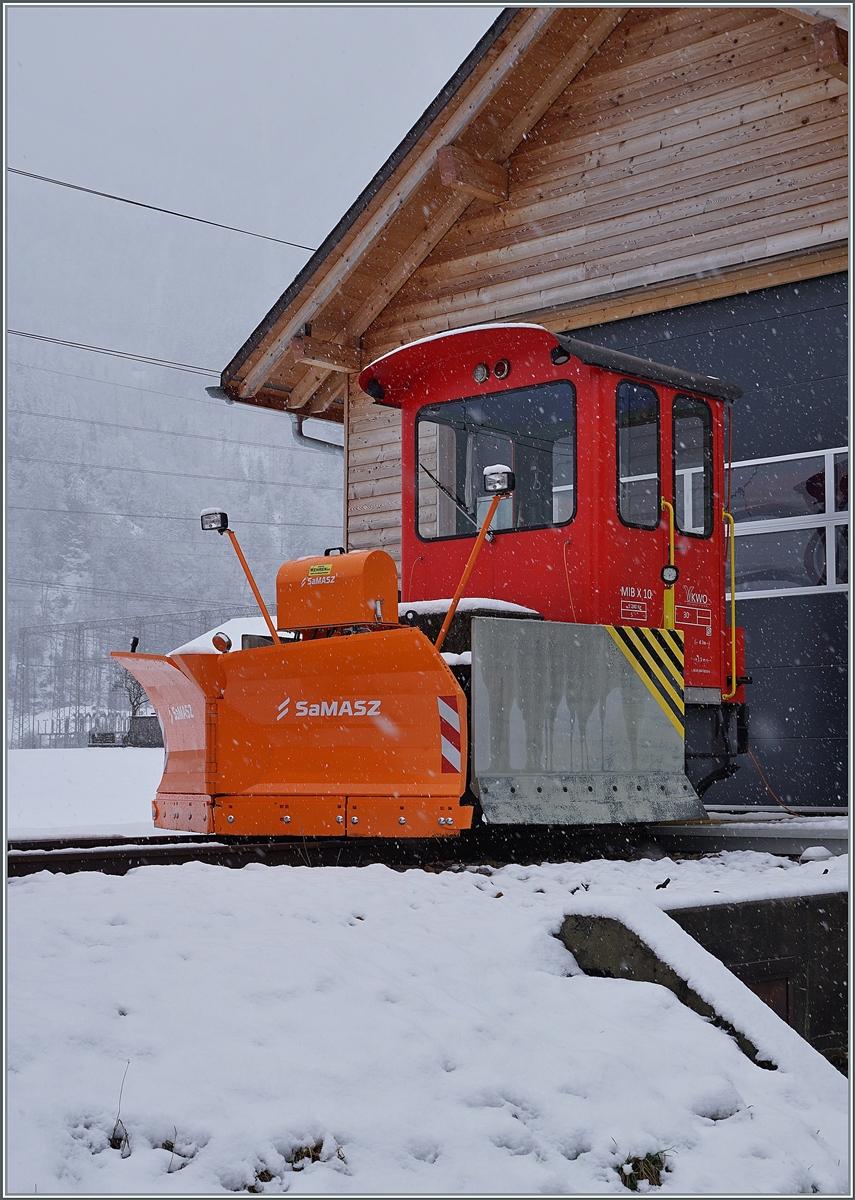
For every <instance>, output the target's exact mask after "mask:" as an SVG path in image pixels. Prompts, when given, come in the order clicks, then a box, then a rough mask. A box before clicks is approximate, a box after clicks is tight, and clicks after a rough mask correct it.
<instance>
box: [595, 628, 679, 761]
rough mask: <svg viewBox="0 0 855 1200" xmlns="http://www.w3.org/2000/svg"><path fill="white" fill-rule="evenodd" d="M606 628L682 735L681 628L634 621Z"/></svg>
mask: <svg viewBox="0 0 855 1200" xmlns="http://www.w3.org/2000/svg"><path fill="white" fill-rule="evenodd" d="M606 629H607V630H608V631H609V633H610V634H611V636H612V639H613V640H614V642H615V645H617V646H619V647H620V649H621V651H622V652H623V654H624V655H625V656H626V659H627V661H628V662H629V663H630V665H631V666H632V667H633V669H634V670H635V671H636V673H637V674H638V675H639V676H640V678H641V679H642V680H643V681H644V683H645V685H646V686H647V688H648V690H649V692H650V694H651V696H653V698H654V700H655V701H656V703H657V704H658V705H659V707H660V708H661V709H662V711H663V712H664V713H665V716H666V717H667V718H668V720H669V721H670V722H671V724H672V725H673V726H674V728H675V729H676V730H677V732H678V733H679V735H680V737H683V736H684V723H685V708H684V704H683V631H682V630H681V629H640V628H638V627H637V626H635V625H607V626H606Z"/></svg>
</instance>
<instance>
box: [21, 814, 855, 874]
mask: <svg viewBox="0 0 855 1200" xmlns="http://www.w3.org/2000/svg"><path fill="white" fill-rule="evenodd" d="M809 813H810V815H807V816H802V815H799V816H797V817H796V818H787V819H785V818H783V817H780V818H779V817H777V815H776V814H775V813H770V812H769V811H768V810H749V811H748V812H745V811H744V810H743V811H733V810H716V811H712V810H711V812H710V817H711V819H710V820H709V821H706V822H695V823H693V824H689V825H657V826H618V827H615V826H596V827H576V828H573V829H567V828H563V829H555V828H550V827H547V826H542V827H520V828H517V829H513V828H508V827H505V828H501V829H498V828H492V829H491V828H489V827H486V828H482V829H477V830H472V831H469V832H467V833H463V834H461V835H460V837H459V838H454V839H450V838H449V839H442V840H439V839H436V838H432V839H424V840H421V839H405V840H404V839H402V840H401V841H389V840H386V839H383V840H381V839H376V840H375V839H372V838H323V839H321V838H264V839H259V840H255V841H247V840H245V839H228V838H221V837H213V836H212V837H198V838H197V837H188V836H186V835H180V836H170V835H165V836H157V837H141V838H125V837H102V838H74V837H63V838H46V839H32V838H28V839H22V838H12V839H10V840H9V842H8V847H7V873H8V875H9V876H10V877H13V878H15V877H21V876H24V875H32V874H34V873H36V872H37V871H52V872H55V873H64V874H73V873H75V872H77V871H101V872H103V873H105V874H108V875H124V874H125V873H126V872H128V871H130V870H133V869H135V868H137V867H150V866H175V865H180V864H182V863H187V862H205V863H211V864H213V865H216V866H222V867H229V868H232V869H239V868H241V867H245V866H247V865H248V864H249V863H262V864H264V865H266V866H282V865H287V866H294V867H297V866H304V867H321V866H323V867H329V866H342V867H356V866H367V865H368V864H370V863H384V864H386V865H387V866H390V867H397V868H406V867H421V868H423V869H426V870H434V871H436V870H453V869H454V868H455V867H457V868H460V867H463V866H467V865H484V864H486V865H491V866H500V865H503V864H505V863H510V862H517V863H532V862H544V861H552V862H555V861H572V860H577V861H581V860H584V859H589V858H641V857H654V856H656V857H662V856H664V855H666V854H667V855H669V856H671V857H688V856H698V855H702V854H709V853H718V852H720V851H721V850H762V851H766V852H769V853H773V854H782V855H785V856H787V857H795V858H798V857H799V856H800V855H801V854H802V853H803V852H804V851H805V850H807V849H808V848H810V847H823V848H824V849H826V850H828V852H829V853H831V854H844V853H846V852H847V850H848V831H847V829H846V821H845V814H846V810H845V809H824V810H820V815H817V810H816V809H812V810H809ZM841 818H843V819H841Z"/></svg>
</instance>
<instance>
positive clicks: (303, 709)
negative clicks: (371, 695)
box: [277, 700, 381, 720]
mask: <svg viewBox="0 0 855 1200" xmlns="http://www.w3.org/2000/svg"><path fill="white" fill-rule="evenodd" d="M380 703H381V702H380V701H379V700H322V701H321V702H320V703H319V704H310V703H309V702H308V701H307V700H298V701H297V707H296V709H295V710H294V716H295V717H376V716H379V715H380ZM281 715H282V716H284V715H285V714H284V713H282V714H281ZM278 719H279V718H278V717H277V720H278Z"/></svg>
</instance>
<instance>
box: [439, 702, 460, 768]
mask: <svg viewBox="0 0 855 1200" xmlns="http://www.w3.org/2000/svg"><path fill="white" fill-rule="evenodd" d="M436 703H437V705H438V707H439V736H440V742H441V745H442V772H443V774H444V775H445V774H448V773H449V772H454V773H455V774H457V773H458V772H459V770H460V713H459V712H458V711H457V697H456V696H437V698H436Z"/></svg>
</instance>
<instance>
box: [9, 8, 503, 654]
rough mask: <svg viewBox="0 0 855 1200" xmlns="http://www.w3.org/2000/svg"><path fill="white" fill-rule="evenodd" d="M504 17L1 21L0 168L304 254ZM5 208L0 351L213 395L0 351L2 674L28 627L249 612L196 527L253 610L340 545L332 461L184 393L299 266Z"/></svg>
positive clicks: (75, 213) (97, 13)
mask: <svg viewBox="0 0 855 1200" xmlns="http://www.w3.org/2000/svg"><path fill="white" fill-rule="evenodd" d="M500 11H501V9H499V8H496V7H463V6H457V5H453V6H447V7H397V6H392V5H382V6H377V7H373V8H370V7H360V6H355V5H354V6H344V7H315V6H307V7H296V6H287V5H283V6H270V7H248V6H225V7H207V6H192V7H191V6H188V7H179V6H174V5H166V6H162V7H146V6H133V7H132V6H125V5H117V6H104V5H94V6H91V7H82V6H76V5H61V6H46V5H34V6H32V7H23V6H20V7H16V6H7V7H6V9H5V17H6V55H7V109H6V122H7V160H6V161H7V165H8V166H10V167H16V168H19V169H22V170H25V171H32V172H35V173H37V174H41V175H46V176H50V177H52V178H54V179H59V180H65V181H68V182H70V183H74V184H78V185H81V186H84V187H90V188H95V189H98V190H102V191H105V192H110V193H114V194H116V195H119V196H125V197H128V198H129V199H132V200H138V201H142V202H144V203H148V204H154V205H159V206H162V207H164V208H169V209H175V210H177V211H179V212H184V213H188V214H191V215H193V216H198V217H205V218H208V219H210V220H213V221H219V222H223V223H225V224H230V225H237V226H240V227H242V228H244V229H249V230H254V231H257V232H259V233H264V234H268V235H270V236H273V237H281V238H286V239H292V240H294V241H296V242H301V243H304V244H305V245H307V246H312V247H313V246H317V245H319V244H320V242H321V241H322V240H323V238H324V237H325V236H326V235H327V234H328V233H329V231H330V230H331V229H332V228H333V226H334V225H335V224H336V222H337V221H338V220H339V218H340V217H341V216H342V215H343V213H344V212H345V211H346V209H347V208H348V207H349V205H350V204H351V203H352V201H353V200H354V199H355V198H356V196H357V195H358V194H359V193H360V191H361V190H362V189H363V188H364V187H365V185H366V184H367V183H368V182H369V181H370V179H371V178H372V177H373V175H374V174H375V173H376V171H377V170H378V169H379V167H380V166H381V165H382V163H383V162H384V161H385V160H386V158H387V157H388V156H389V154H390V153H391V152H392V151H393V150H394V148H395V146H396V145H397V144H398V142H399V141H400V140H401V139H402V138H403V137H404V135H405V134H406V133H407V131H408V129H409V128H410V127H411V126H412V124H414V122H415V121H416V120H417V119H418V118H419V116H420V115H421V114H422V112H423V111H424V109H425V108H426V107H427V106H428V104H429V103H430V102H431V100H432V99H433V98H434V96H435V95H436V94H437V92H439V90H440V89H441V87H442V86H443V85H444V84H445V82H446V81H447V80H448V78H449V77H450V76H451V75H452V74H453V73H454V71H455V70H456V69H457V67H458V66H459V64H460V63H461V62H462V60H463V59H464V58H465V57H466V55H467V54H468V53H469V51H470V50H471V49H472V48H473V46H474V45H475V44H476V42H477V41H478V39H479V38H480V37H481V35H482V34H483V33H484V31H485V30H486V29H487V28H489V26H490V25H491V24H492V22H493V21H494V20H495V18H496V16H497V15H498V14H499V12H500ZM6 200H7V303H8V307H7V322H8V327H9V328H12V329H19V330H24V331H26V332H31V333H36V334H44V335H48V336H52V337H58V338H63V339H67V340H72V341H78V342H83V343H87V344H90V345H95V346H101V347H108V348H114V349H118V350H125V351H131V352H136V353H141V354H145V355H150V356H154V357H158V358H166V359H173V360H177V361H179V362H182V363H189V364H193V365H197V366H200V367H203V368H208V369H211V370H212V371H213V372H215V373H216V374H214V375H211V376H208V377H205V376H197V375H191V374H180V373H178V372H175V371H170V370H165V369H162V368H157V367H152V366H146V365H143V364H138V363H131V362H127V361H122V360H118V359H115V358H107V357H104V356H101V355H95V354H91V353H87V352H83V351H79V350H72V349H68V348H63V347H58V346H54V345H50V344H47V343H39V342H34V341H29V340H25V339H23V338H19V337H13V336H10V337H9V338H8V339H7V360H6V371H7V465H8V489H7V493H8V494H7V509H6V527H7V543H6V545H7V568H6V577H7V629H8V636H7V646H8V648H9V652H10V654H11V657H12V659H14V655H15V646H16V638H17V631H18V630H19V629H20V628H23V627H33V626H38V625H40V624H41V623H43V622H44V623H57V622H59V623H62V622H70V621H91V620H95V619H97V620H104V619H106V618H108V617H114V616H122V617H124V616H125V615H126V614H128V615H130V614H133V613H137V614H145V613H162V612H171V611H178V610H187V609H188V608H190V607H193V606H194V605H197V604H198V607H200V608H201V607H202V606H203V604H204V605H205V606H207V605H208V604H218V603H219V602H221V601H222V603H223V605H224V606H226V609H225V611H224V613H223V616H224V617H225V616H227V615H228V610H227V606H228V605H229V604H235V603H237V602H241V603H247V602H249V603H251V602H252V600H251V596H250V595H249V594H248V589H247V586H246V583H245V581H244V580H243V579H242V577H241V575H240V572H239V569H238V568H237V564H236V563H235V562H233V561H232V559H233V557H234V556H233V555H230V554H228V553H227V551H229V547H228V544H227V540H226V539H219V538H211V537H210V536H207V537H206V536H204V535H201V534H200V532H199V521H198V514H199V510H200V508H202V507H206V506H209V505H223V506H225V507H227V508H228V510H229V514H230V517H231V520H232V523H233V525H234V527H235V528H236V529H238V530H239V531H240V536H241V540H242V543H243V545H244V548H245V550H246V551H247V556H248V558H249V559H250V562H251V563H252V564H253V566H254V568H255V569H256V572H257V574H258V576H259V583H260V586H261V587H262V591H263V592H264V594H265V595H266V596H267V597H268V598H270V597H271V591H272V582H273V579H274V578H275V571H276V569H277V568H278V566H279V564H280V563H281V561H283V559H284V558H288V557H295V556H298V555H301V554H310V553H321V552H322V551H323V549H324V548H325V547H326V546H328V545H337V544H338V543H339V542H340V540H341V510H342V503H341V498H342V469H341V459H340V458H339V459H336V458H333V457H330V456H326V455H320V454H318V453H316V452H314V451H308V450H305V449H302V448H300V447H299V446H297V444H296V443H295V442H294V440H293V437H292V432H291V420H290V418H288V417H285V416H283V415H282V414H277V413H271V412H266V411H262V410H254V409H252V408H249V407H246V406H243V405H233V406H227V405H225V404H223V403H222V402H219V401H214V400H211V399H209V398H208V397H207V396H206V395H205V392H204V388H205V386H206V385H209V384H214V383H216V382H217V378H216V375H218V374H219V372H220V371H221V370H222V368H223V367H224V366H225V365H226V364H227V363H228V362H229V360H230V359H231V358H232V356H233V355H234V354H235V352H236V351H237V350H238V349H239V347H240V346H241V344H242V343H243V342H244V341H245V339H246V338H247V337H248V335H249V334H250V333H251V332H252V330H253V329H254V328H255V326H256V325H257V324H258V323H259V321H260V320H261V319H262V318H263V317H264V315H265V314H266V312H267V311H268V309H269V308H270V307H271V305H272V304H273V303H274V302H275V301H276V299H277V298H278V297H279V296H280V295H281V294H282V292H283V291H284V290H285V288H286V287H287V286H288V284H289V283H290V282H291V280H292V279H293V277H294V276H295V275H296V273H297V272H298V271H299V269H300V268H301V267H302V265H303V264H304V262H305V261H306V260H307V258H308V257H309V253H308V252H307V251H304V250H297V249H292V248H289V247H286V246H280V245H276V244H275V243H272V242H267V241H261V240H258V239H255V238H251V237H246V236H243V235H241V234H238V233H232V232H227V231H224V230H218V229H214V228H212V227H210V226H205V225H200V224H195V223H193V222H190V221H185V220H180V219H178V218H176V217H172V216H167V215H165V214H160V213H154V212H150V211H147V210H145V209H142V208H136V207H131V206H129V205H125V204H120V203H117V202H115V201H111V200H106V199H102V198H100V197H96V196H91V195H86V194H82V193H78V192H74V191H70V190H68V189H66V188H61V187H56V186H53V185H50V184H47V183H43V182H39V181H36V180H31V179H26V178H22V177H20V176H15V175H7V177H6ZM123 636H124V635H123ZM142 648H143V649H145V648H146V647H142ZM167 648H168V647H160V648H158V649H161V650H162V649H167ZM149 649H154V648H153V647H149Z"/></svg>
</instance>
